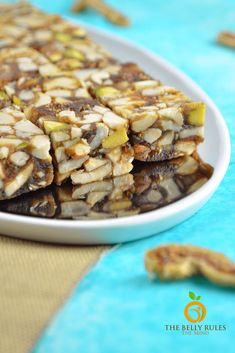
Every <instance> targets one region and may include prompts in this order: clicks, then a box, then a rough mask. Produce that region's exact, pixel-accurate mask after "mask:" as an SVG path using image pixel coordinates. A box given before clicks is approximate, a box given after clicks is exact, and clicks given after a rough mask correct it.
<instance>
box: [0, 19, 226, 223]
mask: <svg viewBox="0 0 235 353" xmlns="http://www.w3.org/2000/svg"><path fill="white" fill-rule="evenodd" d="M65 18H67V19H68V20H69V21H70V22H74V23H76V24H78V21H76V20H74V19H73V18H72V19H71V17H69V16H65ZM79 23H81V24H82V26H83V27H84V28H86V29H87V31H88V32H90V33H94V34H98V35H100V36H102V37H104V38H107V39H108V40H113V41H114V42H118V43H119V45H121V46H124V47H125V46H128V47H129V48H131V49H133V50H134V51H138V52H139V53H140V54H141V55H144V56H147V57H148V58H149V59H150V60H151V61H153V62H156V63H158V64H160V65H161V66H163V67H164V69H165V70H166V71H168V72H169V73H172V74H173V75H174V76H177V77H178V78H179V79H180V80H181V81H182V80H183V81H184V82H185V83H186V84H188V85H189V86H191V87H192V88H193V90H194V91H195V92H196V93H198V94H199V95H200V96H201V97H202V98H203V101H205V102H206V104H207V105H209V106H210V108H211V110H212V111H213V114H214V116H215V118H216V121H217V122H218V123H219V127H218V128H219V130H220V135H221V136H223V139H222V140H223V143H222V144H221V150H220V155H219V157H218V160H217V166H216V168H215V169H214V173H213V175H212V177H211V178H210V179H209V180H208V181H207V182H206V183H205V184H204V185H203V186H202V187H200V188H199V189H198V190H197V191H195V192H193V193H192V194H190V195H188V196H186V197H184V198H182V199H180V200H178V201H175V202H173V203H171V204H169V205H167V206H163V207H161V208H159V209H156V210H153V211H148V212H146V213H142V214H138V215H132V216H126V217H120V218H118V219H117V218H112V219H104V220H103V219H102V220H67V219H51V218H40V217H34V216H25V215H17V214H11V213H7V212H2V211H0V222H1V221H5V222H7V221H9V222H12V221H14V222H15V223H24V224H25V225H35V226H37V225H38V226H41V225H43V226H47V227H49V228H51V227H55V226H58V225H60V226H63V228H75V227H76V228H77V229H82V230H86V229H87V230H88V229H95V228H105V229H107V228H113V227H115V226H117V220H118V227H119V228H123V227H128V226H130V225H131V224H132V223H133V222H134V223H135V225H139V224H143V223H148V222H150V221H153V220H154V221H155V222H157V221H158V220H164V219H166V218H169V217H172V216H174V215H176V214H178V213H180V212H183V211H184V210H187V209H188V208H190V207H193V206H194V205H195V204H198V203H202V202H203V201H204V200H205V202H206V201H207V200H208V199H209V198H210V197H211V196H212V195H213V193H214V192H215V191H216V189H217V188H218V186H219V185H220V183H221V182H222V180H223V178H224V176H225V173H226V171H227V169H228V166H229V162H230V155H231V144H230V137H229V131H228V127H227V125H226V122H225V120H224V118H223V115H222V114H221V112H220V111H219V109H218V108H217V106H216V104H215V103H214V101H213V100H212V99H211V98H210V97H209V96H208V95H207V93H206V92H205V91H204V90H203V89H202V88H201V87H200V86H199V85H198V84H197V83H195V82H194V81H193V80H192V79H191V78H190V77H189V76H188V75H187V74H185V73H184V72H183V71H181V70H180V69H179V68H177V67H176V66H174V65H173V64H171V63H170V62H168V61H167V60H165V59H163V58H162V57H161V56H159V55H157V54H155V53H153V52H151V51H150V50H148V49H146V48H144V47H143V46H140V45H139V44H135V43H132V42H130V41H129V40H127V39H124V38H122V37H119V36H118V35H116V34H113V33H110V32H108V31H104V30H101V29H99V28H96V27H95V26H91V25H87V24H85V23H83V22H82V21H79Z"/></svg>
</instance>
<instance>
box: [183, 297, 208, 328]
mask: <svg viewBox="0 0 235 353" xmlns="http://www.w3.org/2000/svg"><path fill="white" fill-rule="evenodd" d="M189 297H190V299H192V301H191V302H189V303H188V304H187V305H186V306H185V308H184V316H185V317H186V319H187V320H188V321H189V322H193V323H195V322H201V321H203V320H204V319H205V317H206V307H205V305H204V304H202V303H201V302H199V301H198V300H199V299H200V298H201V297H200V296H196V295H195V294H194V293H193V292H189Z"/></svg>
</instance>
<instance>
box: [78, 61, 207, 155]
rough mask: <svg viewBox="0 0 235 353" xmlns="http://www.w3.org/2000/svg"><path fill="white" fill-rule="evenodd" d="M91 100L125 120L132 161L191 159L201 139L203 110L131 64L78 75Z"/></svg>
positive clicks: (202, 105)
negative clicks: (87, 89)
mask: <svg viewBox="0 0 235 353" xmlns="http://www.w3.org/2000/svg"><path fill="white" fill-rule="evenodd" d="M83 74H84V75H85V78H84V81H85V82H86V85H87V87H89V89H90V92H91V93H92V95H93V96H94V97H96V98H97V99H99V100H100V101H101V102H102V103H103V104H105V105H106V106H108V107H110V108H111V109H112V110H113V111H114V112H115V113H117V114H119V115H121V116H122V117H123V118H126V119H128V120H129V123H130V132H129V135H130V141H131V143H132V145H133V147H134V155H135V159H138V160H141V161H161V160H167V159H172V158H176V157H179V156H182V155H185V154H187V155H191V154H192V153H193V152H194V151H195V150H196V148H197V145H198V144H199V143H200V142H202V141H203V139H204V126H203V125H204V115H205V105H204V104H203V103H201V102H193V101H192V100H190V99H189V98H188V97H187V96H185V95H184V94H183V93H182V92H180V91H178V90H176V89H175V88H172V87H169V86H165V85H163V84H162V83H161V82H160V81H157V80H154V79H152V78H151V77H149V76H148V75H146V74H145V73H144V72H143V71H142V70H141V69H140V68H138V66H137V65H135V64H131V63H128V64H120V65H116V66H115V65H112V66H110V67H107V68H105V69H103V70H101V71H100V72H98V71H96V72H93V73H90V74H89V73H88V75H87V73H80V74H79V71H77V72H76V76H77V77H79V76H80V78H81V75H83Z"/></svg>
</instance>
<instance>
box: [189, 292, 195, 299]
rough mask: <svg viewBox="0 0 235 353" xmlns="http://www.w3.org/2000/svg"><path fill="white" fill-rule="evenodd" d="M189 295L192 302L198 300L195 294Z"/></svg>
mask: <svg viewBox="0 0 235 353" xmlns="http://www.w3.org/2000/svg"><path fill="white" fill-rule="evenodd" d="M188 295H189V298H190V299H192V300H195V299H196V295H195V293H193V292H188Z"/></svg>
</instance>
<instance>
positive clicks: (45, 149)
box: [0, 2, 205, 207]
mask: <svg viewBox="0 0 235 353" xmlns="http://www.w3.org/2000/svg"><path fill="white" fill-rule="evenodd" d="M0 14H1V16H0V68H1V69H0V199H7V198H13V197H15V196H18V195H20V194H22V193H25V192H28V191H32V190H36V189H40V188H44V187H46V186H47V185H50V184H51V183H52V182H55V183H56V184H57V185H61V184H62V182H64V181H65V180H71V181H72V184H74V185H76V186H77V187H78V190H79V187H80V186H81V185H84V184H87V183H90V184H89V188H88V190H90V187H91V185H92V183H97V182H100V181H103V180H106V179H110V178H114V179H115V178H118V177H120V176H125V175H128V173H130V172H131V170H132V168H133V160H134V159H135V160H139V161H143V162H153V161H166V160H170V159H173V158H178V157H181V156H183V157H184V156H189V155H192V154H193V153H195V151H196V149H197V145H198V144H199V143H200V142H202V141H203V136H204V132H203V125H204V114H205V106H204V104H203V103H201V102H193V101H191V100H190V98H188V97H187V96H185V95H184V94H183V93H182V92H180V91H178V90H176V89H175V88H172V87H169V86H165V85H164V84H162V83H161V82H160V81H158V80H155V79H153V78H152V77H150V76H149V75H148V74H146V73H145V72H143V70H141V69H140V68H139V67H138V66H137V65H136V64H133V63H121V62H119V61H118V60H116V59H114V58H113V57H112V56H111V55H110V54H109V53H107V52H106V51H105V50H104V49H103V48H101V47H100V46H99V45H97V44H96V43H94V42H93V41H92V40H91V39H90V38H89V36H88V35H87V33H86V31H85V30H84V29H82V28H80V27H78V26H75V25H73V24H71V23H69V22H66V21H64V20H63V19H62V18H60V17H59V16H57V15H50V14H45V13H43V12H41V11H40V10H38V9H36V8H34V7H32V6H31V5H29V4H27V3H25V2H20V3H18V4H16V5H0ZM188 166H189V167H190V164H188ZM188 172H190V169H189V171H187V173H188ZM123 180H124V179H123ZM112 183H114V184H115V180H114V181H112ZM91 189H92V187H91ZM117 194H118V193H117V192H116V193H113V196H110V195H109V198H110V197H114V198H118V197H121V196H120V195H119V196H118V195H117ZM119 194H120V192H119ZM98 196H99V197H100V198H99V197H98ZM106 196H107V193H104V192H103V193H102V194H99V195H96V197H97V198H98V199H99V201H100V200H101V199H102V198H104V197H106ZM93 205H94V201H92V207H93Z"/></svg>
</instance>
